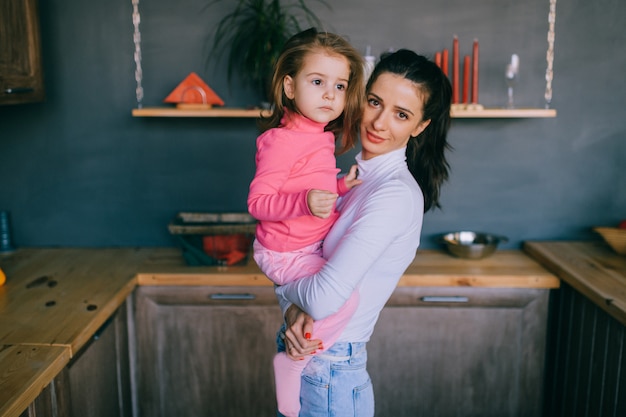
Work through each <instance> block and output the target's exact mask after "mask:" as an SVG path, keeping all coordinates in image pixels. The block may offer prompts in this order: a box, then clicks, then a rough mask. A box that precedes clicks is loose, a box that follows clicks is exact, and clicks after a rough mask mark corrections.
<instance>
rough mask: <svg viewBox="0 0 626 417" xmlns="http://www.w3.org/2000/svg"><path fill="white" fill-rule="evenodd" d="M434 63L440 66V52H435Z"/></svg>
mask: <svg viewBox="0 0 626 417" xmlns="http://www.w3.org/2000/svg"><path fill="white" fill-rule="evenodd" d="M435 64H437V66H438V67H439V68H441V52H435Z"/></svg>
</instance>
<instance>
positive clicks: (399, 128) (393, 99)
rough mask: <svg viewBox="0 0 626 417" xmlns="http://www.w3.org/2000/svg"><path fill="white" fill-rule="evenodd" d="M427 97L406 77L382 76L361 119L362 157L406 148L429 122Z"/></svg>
mask: <svg viewBox="0 0 626 417" xmlns="http://www.w3.org/2000/svg"><path fill="white" fill-rule="evenodd" d="M423 102H424V96H423V94H422V92H421V91H420V89H419V88H418V87H417V86H416V85H415V84H414V83H413V82H411V81H409V80H407V79H406V78H404V77H403V76H400V75H396V74H391V73H382V74H380V75H379V76H378V78H377V79H376V81H374V83H373V84H372V87H371V89H370V91H369V93H368V94H367V103H366V104H365V109H364V110H363V118H362V120H361V147H362V152H361V156H362V157H363V159H371V158H373V157H375V156H378V155H383V154H386V153H388V152H391V151H394V150H396V149H400V148H403V147H405V146H406V145H407V143H408V142H409V138H411V137H412V136H417V135H419V134H420V133H421V132H422V131H423V130H424V129H426V126H428V124H429V123H430V119H429V120H422V117H423V115H424V112H423Z"/></svg>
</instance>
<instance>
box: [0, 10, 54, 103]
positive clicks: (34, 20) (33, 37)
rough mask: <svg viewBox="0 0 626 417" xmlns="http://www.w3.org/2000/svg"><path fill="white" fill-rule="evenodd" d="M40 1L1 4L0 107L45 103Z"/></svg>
mask: <svg viewBox="0 0 626 417" xmlns="http://www.w3.org/2000/svg"><path fill="white" fill-rule="evenodd" d="M39 33H40V32H39V18H38V12H37V0H2V1H1V2H0V104H19V103H30V102H37V101H42V100H43V98H44V89H43V74H42V68H41V40H40V34H39Z"/></svg>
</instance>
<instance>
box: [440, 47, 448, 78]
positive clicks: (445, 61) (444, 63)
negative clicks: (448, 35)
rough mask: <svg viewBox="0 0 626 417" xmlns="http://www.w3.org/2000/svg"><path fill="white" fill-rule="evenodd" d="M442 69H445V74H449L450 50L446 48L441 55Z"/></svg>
mask: <svg viewBox="0 0 626 417" xmlns="http://www.w3.org/2000/svg"><path fill="white" fill-rule="evenodd" d="M441 69H442V70H443V75H445V76H446V77H447V76H448V50H447V49H444V50H443V54H442V56H441Z"/></svg>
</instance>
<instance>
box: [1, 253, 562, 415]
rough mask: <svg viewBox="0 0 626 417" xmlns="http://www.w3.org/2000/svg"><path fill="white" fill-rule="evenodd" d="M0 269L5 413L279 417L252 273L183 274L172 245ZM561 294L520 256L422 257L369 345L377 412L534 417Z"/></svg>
mask: <svg viewBox="0 0 626 417" xmlns="http://www.w3.org/2000/svg"><path fill="white" fill-rule="evenodd" d="M0 262H1V265H2V269H3V271H5V272H6V274H7V282H6V284H5V285H3V286H2V287H0V305H1V306H2V308H1V309H0V416H2V417H27V416H28V417H33V416H37V417H41V416H70V417H72V416H80V417H83V416H87V417H90V416H104V417H108V416H122V417H127V416H131V415H132V416H150V417H153V416H156V417H158V416H168V417H169V416H178V415H185V416H187V415H190V416H195V415H201V416H208V417H210V416H220V417H221V416H255V417H264V416H272V417H273V416H275V415H276V412H275V395H274V385H273V375H272V366H271V362H272V358H273V356H274V353H275V337H276V331H277V329H278V327H279V324H280V322H281V320H282V318H281V313H280V309H279V307H278V305H277V302H276V298H275V296H274V292H273V287H272V285H271V283H270V282H269V280H268V279H267V278H266V277H265V276H264V275H263V274H262V273H261V272H260V270H259V268H258V267H257V266H256V264H254V262H249V263H247V264H245V265H237V266H228V267H224V266H207V267H189V266H187V265H186V264H185V261H184V258H183V257H182V255H181V251H180V249H177V248H116V249H105V248H93V249H78V248H20V249H18V250H17V251H15V252H13V253H11V254H8V255H3V256H2V257H0ZM558 287H559V280H558V279H557V278H556V277H555V275H553V274H552V273H549V272H548V271H546V270H545V269H544V268H542V267H541V266H540V265H539V264H538V263H537V262H535V261H533V260H532V259H530V258H529V257H528V256H526V255H524V254H522V253H520V252H519V251H498V252H496V253H495V254H494V255H492V256H491V257H489V258H486V259H482V260H467V259H460V258H453V257H451V256H449V255H447V254H446V253H444V252H441V251H420V252H419V253H418V256H416V258H415V260H414V261H413V263H412V264H411V265H410V266H409V267H408V269H407V271H406V272H405V274H404V275H403V277H402V278H401V279H400V282H399V284H398V287H397V288H396V290H395V292H394V293H393V295H392V297H391V299H390V300H389V303H388V304H387V306H386V307H385V308H384V309H383V311H382V313H381V316H380V320H379V322H378V324H377V327H376V330H375V332H374V335H373V338H372V341H371V342H370V344H369V355H370V363H369V366H370V372H371V375H372V379H373V382H374V389H375V393H376V401H377V409H378V412H377V415H379V416H387V415H393V416H402V415H411V416H420V415H427V416H429V417H430V416H446V415H455V416H456V415H463V416H466V415H481V416H483V415H485V416H489V415H499V416H507V415H516V416H518V415H520V416H524V415H530V414H523V413H526V410H531V409H533V407H535V404H536V402H537V401H536V396H537V395H539V394H537V393H538V392H540V391H541V389H542V386H543V384H542V382H541V378H540V377H538V376H537V375H538V374H540V373H541V370H542V365H541V363H542V362H541V358H542V357H543V350H544V343H543V339H542V334H543V333H542V328H545V327H542V326H545V321H546V320H547V318H546V316H545V303H546V302H547V299H546V294H548V293H549V292H550V291H551V289H556V288H558ZM425 297H426V298H425ZM428 297H435V298H428ZM483 397H484V398H483ZM521 398H522V399H524V400H525V401H522V400H521ZM422 403H423V404H424V405H423V404H422ZM505 403H506V404H508V406H509V408H506V409H505V408H504V407H505ZM427 407H431V408H430V409H429V410H428V412H427V413H422V410H424V408H427ZM515 407H518V409H519V410H522V411H521V412H518V413H517V414H514V413H513V410H514V409H515ZM431 410H436V413H437V414H435V413H434V412H431ZM496 412H499V414H495V413H496ZM403 413H404V414H403ZM528 413H530V411H529V412H528ZM535 415H538V414H535Z"/></svg>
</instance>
